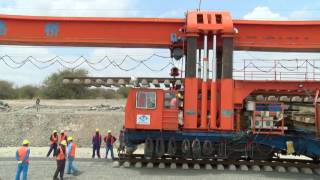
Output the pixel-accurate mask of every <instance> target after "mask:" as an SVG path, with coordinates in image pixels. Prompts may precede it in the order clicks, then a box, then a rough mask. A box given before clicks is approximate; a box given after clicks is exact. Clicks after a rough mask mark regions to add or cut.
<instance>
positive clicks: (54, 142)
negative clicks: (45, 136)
mask: <svg viewBox="0 0 320 180" xmlns="http://www.w3.org/2000/svg"><path fill="white" fill-rule="evenodd" d="M58 140H59V137H58V132H57V130H54V131H53V132H52V134H51V136H50V149H49V151H48V153H47V157H49V156H50V154H51V152H52V150H53V156H56V155H57V148H58Z"/></svg>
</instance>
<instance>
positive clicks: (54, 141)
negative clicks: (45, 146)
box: [50, 134, 58, 144]
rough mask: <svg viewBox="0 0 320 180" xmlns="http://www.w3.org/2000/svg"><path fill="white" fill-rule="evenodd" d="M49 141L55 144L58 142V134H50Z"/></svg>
mask: <svg viewBox="0 0 320 180" xmlns="http://www.w3.org/2000/svg"><path fill="white" fill-rule="evenodd" d="M50 143H51V144H57V143H58V135H57V136H54V135H53V134H52V135H51V138H50Z"/></svg>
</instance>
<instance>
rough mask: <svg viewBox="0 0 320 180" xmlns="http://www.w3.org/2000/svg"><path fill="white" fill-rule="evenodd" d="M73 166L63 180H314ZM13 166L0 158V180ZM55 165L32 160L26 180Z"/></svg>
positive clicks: (93, 163) (95, 163)
mask: <svg viewBox="0 0 320 180" xmlns="http://www.w3.org/2000/svg"><path fill="white" fill-rule="evenodd" d="M75 163H76V166H77V167H78V169H79V170H81V171H82V174H81V175H79V176H77V177H74V176H72V175H66V176H65V178H64V179H65V180H93V179H94V180H114V179H117V180H135V179H137V180H192V179H197V180H207V179H214V180H220V179H222V180H270V179H283V180H286V179H287V180H288V179H296V180H301V179H304V180H317V179H319V176H318V175H305V174H301V173H299V174H295V173H276V172H253V171H248V172H244V171H228V170H225V171H218V170H215V169H213V170H204V169H201V170H193V169H189V170H183V169H181V168H177V169H169V168H166V169H159V168H157V167H155V168H152V169H147V168H134V167H131V168H124V167H120V168H113V167H112V162H111V161H110V160H98V159H96V160H91V159H78V160H76V162H75ZM16 166H17V164H16V162H15V161H14V160H12V159H8V158H0V167H1V168H0V180H9V179H14V175H15V170H16ZM55 166H56V163H55V161H54V160H48V159H34V160H33V161H31V162H30V167H29V176H28V177H29V179H31V180H47V179H48V180H49V179H52V176H53V173H54V171H55Z"/></svg>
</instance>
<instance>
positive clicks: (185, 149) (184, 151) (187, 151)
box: [181, 139, 191, 157]
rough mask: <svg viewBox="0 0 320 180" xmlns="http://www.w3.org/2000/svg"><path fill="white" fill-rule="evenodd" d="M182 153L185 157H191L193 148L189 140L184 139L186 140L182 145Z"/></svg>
mask: <svg viewBox="0 0 320 180" xmlns="http://www.w3.org/2000/svg"><path fill="white" fill-rule="evenodd" d="M181 152H182V155H183V157H188V156H190V153H191V146H190V141H189V140H188V139H184V140H183V141H182V144H181Z"/></svg>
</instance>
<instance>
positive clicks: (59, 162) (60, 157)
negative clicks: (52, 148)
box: [53, 140, 67, 180]
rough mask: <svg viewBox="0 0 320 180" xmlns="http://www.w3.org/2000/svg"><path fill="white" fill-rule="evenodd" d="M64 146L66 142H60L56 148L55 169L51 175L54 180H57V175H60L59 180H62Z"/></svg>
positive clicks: (64, 155)
mask: <svg viewBox="0 0 320 180" xmlns="http://www.w3.org/2000/svg"><path fill="white" fill-rule="evenodd" d="M66 146H67V141H65V140H63V141H61V143H60V145H59V147H58V152H57V157H56V159H57V169H56V172H55V173H54V175H53V179H54V180H58V175H60V180H63V175H64V168H65V166H66Z"/></svg>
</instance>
